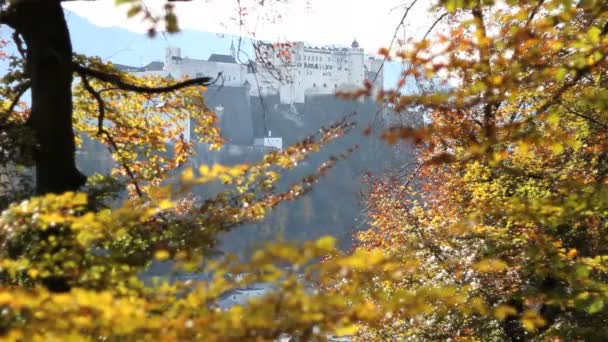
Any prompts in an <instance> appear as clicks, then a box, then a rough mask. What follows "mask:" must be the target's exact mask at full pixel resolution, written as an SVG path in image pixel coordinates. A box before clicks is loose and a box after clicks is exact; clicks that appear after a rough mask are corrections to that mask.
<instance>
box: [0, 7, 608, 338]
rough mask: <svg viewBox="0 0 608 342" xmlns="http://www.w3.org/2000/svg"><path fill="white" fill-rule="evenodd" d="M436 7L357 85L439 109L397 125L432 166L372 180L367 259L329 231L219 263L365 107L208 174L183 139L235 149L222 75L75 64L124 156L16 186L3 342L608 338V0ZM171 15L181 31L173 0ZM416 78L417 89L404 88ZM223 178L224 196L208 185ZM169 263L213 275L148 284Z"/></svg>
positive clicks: (18, 119)
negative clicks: (192, 130) (390, 72)
mask: <svg viewBox="0 0 608 342" xmlns="http://www.w3.org/2000/svg"><path fill="white" fill-rule="evenodd" d="M121 2H123V3H128V4H129V6H130V10H129V13H130V14H129V15H136V14H138V13H140V12H141V11H144V8H143V7H141V6H140V2H139V1H121ZM435 5H436V6H435V7H434V8H433V11H434V13H436V14H437V17H438V23H437V25H436V24H433V26H432V28H434V31H433V30H432V31H429V34H426V35H424V37H423V38H420V37H419V38H414V39H411V40H407V41H399V42H398V43H397V44H391V46H390V47H387V48H384V49H382V50H381V51H380V53H381V55H383V56H384V58H385V59H386V61H387V62H388V61H389V60H392V61H402V62H404V65H405V66H406V67H405V68H404V71H403V73H402V74H401V75H400V79H399V81H398V82H397V84H395V86H394V87H392V88H390V87H389V88H386V89H372V83H371V82H366V84H363V85H361V89H360V90H358V91H354V92H351V93H343V94H339V95H341V96H343V97H345V98H352V99H357V98H361V97H370V96H375V97H376V100H377V101H378V102H379V103H381V104H382V105H383V106H385V107H386V108H390V109H391V110H392V111H394V112H395V113H396V114H395V115H407V114H406V113H409V112H410V110H411V109H412V108H415V109H416V110H418V111H422V112H423V113H424V115H425V122H426V124H425V125H424V127H405V126H403V125H396V126H393V127H390V128H387V129H385V130H384V131H383V132H382V139H384V141H385V142H386V143H389V144H397V143H400V142H402V141H406V142H408V143H412V144H414V145H415V146H416V147H417V152H418V154H417V160H416V161H415V162H416V167H415V168H414V171H409V170H410V169H411V168H409V169H408V168H407V167H405V168H399V169H396V170H387V172H386V173H385V174H378V175H368V177H367V178H366V179H365V184H364V185H365V186H366V188H367V192H366V197H365V208H364V214H365V215H366V216H365V217H366V224H367V227H366V229H364V230H362V231H360V232H359V233H358V234H357V236H356V238H357V243H356V246H355V248H353V250H352V251H349V252H343V251H340V250H338V249H337V248H336V247H335V244H336V241H335V239H334V238H332V237H324V238H322V239H320V240H318V241H310V242H303V243H300V244H287V243H271V244H268V245H267V247H266V248H264V249H262V250H260V251H258V252H256V253H255V254H254V255H253V256H252V257H251V259H250V260H247V261H240V260H236V259H235V258H233V257H230V256H223V257H213V256H212V255H213V252H214V247H215V246H216V240H217V238H218V236H219V234H221V233H222V232H226V231H228V230H231V229H238V227H239V226H240V225H242V224H244V223H248V222H253V221H257V220H260V219H262V218H263V217H264V216H265V214H266V213H267V212H268V211H269V210H272V209H273V208H275V207H276V206H278V205H280V204H281V203H282V202H284V201H289V200H296V199H297V198H298V197H300V196H303V195H306V193H307V192H309V191H310V190H311V189H312V187H313V186H314V184H315V182H316V181H317V180H318V179H319V178H320V177H322V176H324V175H325V174H326V173H327V172H329V171H330V169H331V168H332V166H333V165H334V164H335V163H337V162H339V161H340V160H341V159H344V158H347V157H348V155H349V154H350V153H352V152H353V150H348V151H345V152H344V153H343V154H341V155H337V156H334V157H332V158H330V159H329V160H327V162H325V163H324V164H322V165H320V166H319V167H318V168H317V169H316V170H315V171H312V172H311V174H310V175H308V176H306V177H304V178H303V179H302V180H301V181H300V182H298V183H296V184H292V185H291V186H290V187H288V188H287V189H278V188H277V186H276V185H277V182H278V180H279V179H280V177H281V175H282V174H283V173H285V172H289V171H290V170H292V169H293V168H294V167H296V166H297V165H298V164H301V163H302V162H303V161H305V160H306V159H307V158H308V157H309V156H310V155H311V154H312V153H314V152H317V151H318V150H319V149H321V148H322V147H323V146H324V145H326V144H329V143H331V142H332V141H333V140H335V139H338V138H339V137H341V136H342V135H343V134H345V133H347V132H348V131H349V130H351V129H352V127H353V123H352V117H346V118H345V119H344V120H342V121H339V122H336V123H335V124H333V125H331V126H329V127H324V128H321V129H320V130H319V131H318V132H317V133H316V134H313V135H311V136H310V137H309V138H307V139H304V140H303V141H301V142H299V143H298V144H295V145H294V146H291V147H287V148H285V149H283V150H281V151H275V152H272V153H269V154H267V155H266V156H265V157H264V158H263V160H261V161H260V162H258V163H254V164H251V165H237V166H224V165H210V166H202V167H200V169H198V170H193V169H192V168H189V167H187V166H188V161H189V160H191V158H194V157H195V150H194V149H193V142H188V141H185V140H184V138H183V136H181V135H180V132H182V131H183V130H184V128H185V121H186V120H192V122H194V123H195V127H196V133H197V136H198V137H199V139H200V141H199V142H200V143H206V144H208V145H209V146H210V147H212V148H215V147H219V146H220V145H221V143H222V139H221V135H220V132H219V130H218V128H217V126H216V124H217V119H216V116H215V114H214V113H213V112H212V111H211V110H209V109H208V108H207V107H206V106H205V102H204V98H205V91H206V87H207V86H209V83H210V82H212V79H206V80H198V81H196V82H190V83H188V82H189V81H188V80H177V81H176V80H163V79H157V78H143V79H140V78H136V77H133V76H130V75H126V74H122V73H120V72H119V71H117V70H116V69H115V68H114V67H113V66H112V65H108V64H105V63H102V62H101V61H100V60H98V59H95V58H89V57H84V56H74V65H75V66H74V69H73V70H74V76H75V77H77V78H78V81H77V82H75V83H74V87H73V94H74V96H73V99H72V102H73V106H74V112H73V116H72V118H73V125H74V127H75V129H76V131H77V133H78V134H77V138H78V141H77V142H79V143H80V142H82V141H83V140H87V141H88V140H92V141H95V142H96V143H99V144H101V145H102V146H104V147H105V148H107V149H109V150H110V151H111V152H112V157H113V159H114V161H115V162H116V167H115V168H114V170H113V171H112V174H111V175H109V176H105V177H104V176H93V177H90V178H89V182H88V183H87V185H86V186H85V187H83V188H82V189H80V190H79V191H72V192H65V193H62V194H54V193H49V194H45V195H42V196H32V193H31V188H29V187H27V186H23V185H21V186H19V187H18V189H19V191H20V192H19V191H12V190H6V189H7V188H6V187H4V186H3V187H2V188H1V189H2V193H0V197H2V198H1V199H2V200H1V201H0V205H2V206H3V207H4V209H5V210H4V211H3V212H2V214H1V216H0V247H1V248H0V334H2V336H3V337H4V338H5V339H7V340H19V341H29V340H51V339H58V340H111V341H114V340H175V341H177V340H201V341H244V340H251V341H272V340H276V339H277V338H279V337H280V336H285V335H290V336H298V337H301V339H302V341H308V340H326V339H327V338H328V336H330V335H339V336H345V335H348V336H351V337H353V338H355V339H360V340H362V341H380V340H385V341H427V340H471V341H479V340H481V341H502V340H512V341H523V340H551V341H587V340H590V341H593V340H596V341H601V340H606V339H607V338H608V330H607V328H606V326H607V325H606V322H607V320H608V311H607V310H608V309H607V305H606V304H607V302H608V283H607V281H608V263H607V260H608V249H607V247H606V242H607V239H608V234H607V230H606V229H607V228H608V227H607V224H606V215H607V214H608V188H607V186H608V164H607V162H608V145H607V144H608V136H607V134H608V116H607V115H606V108H608V105H607V104H608V90H607V89H606V87H607V86H608V79H607V78H606V75H607V72H608V70H607V65H606V62H607V57H606V55H607V54H608V6H607V5H606V4H605V2H604V1H599V0H596V1H594V0H580V1H571V0H545V1H532V0H519V1H514V0H508V1H504V2H494V1H485V0H484V1H481V0H479V1H477V0H470V1H456V0H441V1H436V4H435ZM166 12H167V13H168V14H167V15H168V17H167V18H166V21H167V25H168V27H170V28H171V30H177V22H176V18H175V16H174V14H173V7H171V6H168V7H167V8H166ZM161 21H162V20H161ZM157 24H158V21H154V25H157ZM171 30H170V31H171ZM151 32H153V31H151ZM3 44H4V43H3ZM278 47H279V48H281V47H283V46H278ZM279 57H281V56H279ZM283 57H288V56H283ZM2 58H10V60H11V64H10V69H9V72H8V73H7V74H6V75H5V76H4V78H3V84H2V89H0V96H1V100H2V109H3V111H2V113H1V114H0V128H2V131H1V132H0V141H1V142H2V154H1V155H0V167H1V168H2V174H1V175H0V176H1V177H0V181H6V180H12V179H14V177H15V174H20V173H19V172H15V170H22V169H25V168H27V167H29V166H31V165H32V161H31V160H32V157H31V154H32V151H31V149H32V146H35V143H34V142H33V140H32V137H31V134H28V126H27V125H26V124H25V123H26V122H27V118H28V115H29V111H28V108H27V106H25V105H24V104H22V103H20V102H19V98H20V97H21V95H23V92H24V91H25V90H24V88H25V89H27V87H28V83H27V82H28V79H27V74H26V73H24V70H25V65H24V63H23V56H21V57H20V56H12V57H10V56H4V55H2ZM180 82H186V83H180ZM412 83H414V84H416V85H417V86H418V87H417V90H415V91H412V90H411V89H406V88H407V87H408V85H411V84H412ZM176 84H177V85H180V86H176ZM81 139H82V140H81ZM366 139H373V137H368V138H366ZM213 182H216V183H221V184H223V186H224V187H223V188H222V191H220V192H219V193H217V194H213V195H210V196H208V197H205V198H199V197H193V196H191V193H192V192H193V191H195V190H196V191H198V190H200V189H201V187H202V186H203V185H206V184H209V183H213ZM7 184H15V183H14V182H7ZM123 190H126V193H125V192H122V193H121V191H123ZM120 194H122V197H121V196H119V195H120ZM119 198H120V200H119ZM117 201H118V202H117ZM159 262H163V263H168V264H170V265H171V267H172V270H173V273H174V274H198V275H204V276H205V277H202V278H201V280H199V281H190V280H189V281H180V280H175V279H173V281H170V280H171V279H169V278H168V277H165V278H159V279H153V280H149V279H144V276H143V275H144V274H145V272H146V270H147V269H148V268H149V267H150V265H152V264H154V263H159ZM235 275H243V276H240V277H235ZM144 280H146V281H144ZM259 282H264V283H269V284H272V286H273V287H274V291H271V292H270V293H267V294H266V295H264V296H261V297H258V298H254V299H251V300H250V302H249V304H248V305H244V306H239V305H237V306H233V307H231V308H228V309H226V308H221V307H220V305H219V302H220V300H221V298H222V296H223V295H224V294H225V293H227V292H229V291H230V290H233V289H237V288H241V287H243V286H246V285H247V284H253V283H259Z"/></svg>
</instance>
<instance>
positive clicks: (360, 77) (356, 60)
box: [348, 39, 365, 87]
mask: <svg viewBox="0 0 608 342" xmlns="http://www.w3.org/2000/svg"><path fill="white" fill-rule="evenodd" d="M348 54H349V56H348V57H349V62H348V64H349V65H348V71H349V72H348V83H349V84H351V85H354V86H357V87H359V86H361V85H362V84H363V81H364V80H365V64H364V63H365V61H364V58H365V57H364V55H363V49H362V48H360V47H359V42H357V39H355V40H354V41H353V43H352V44H351V48H350V50H349V52H348Z"/></svg>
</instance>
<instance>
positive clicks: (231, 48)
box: [230, 40, 236, 61]
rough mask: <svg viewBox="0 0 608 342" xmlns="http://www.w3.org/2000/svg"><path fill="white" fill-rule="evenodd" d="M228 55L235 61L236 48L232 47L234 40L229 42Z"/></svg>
mask: <svg viewBox="0 0 608 342" xmlns="http://www.w3.org/2000/svg"><path fill="white" fill-rule="evenodd" d="M230 56H232V58H234V60H235V61H236V49H235V48H234V40H232V41H231V42H230Z"/></svg>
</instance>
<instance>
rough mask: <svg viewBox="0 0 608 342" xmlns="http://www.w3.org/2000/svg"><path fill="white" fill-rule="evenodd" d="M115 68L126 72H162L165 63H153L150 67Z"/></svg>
mask: <svg viewBox="0 0 608 342" xmlns="http://www.w3.org/2000/svg"><path fill="white" fill-rule="evenodd" d="M114 67H115V68H116V69H117V70H119V71H124V72H142V71H161V70H163V68H164V67H165V63H163V62H151V63H148V65H146V66H143V67H134V66H130V65H124V64H114Z"/></svg>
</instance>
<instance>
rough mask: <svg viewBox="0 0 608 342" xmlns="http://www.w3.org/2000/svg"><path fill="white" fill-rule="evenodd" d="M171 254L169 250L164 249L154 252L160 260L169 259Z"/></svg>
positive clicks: (155, 256)
mask: <svg viewBox="0 0 608 342" xmlns="http://www.w3.org/2000/svg"><path fill="white" fill-rule="evenodd" d="M169 256H170V255H169V252H167V251H166V250H164V249H161V250H158V251H156V253H154V258H155V259H156V260H159V261H163V260H167V259H169Z"/></svg>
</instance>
